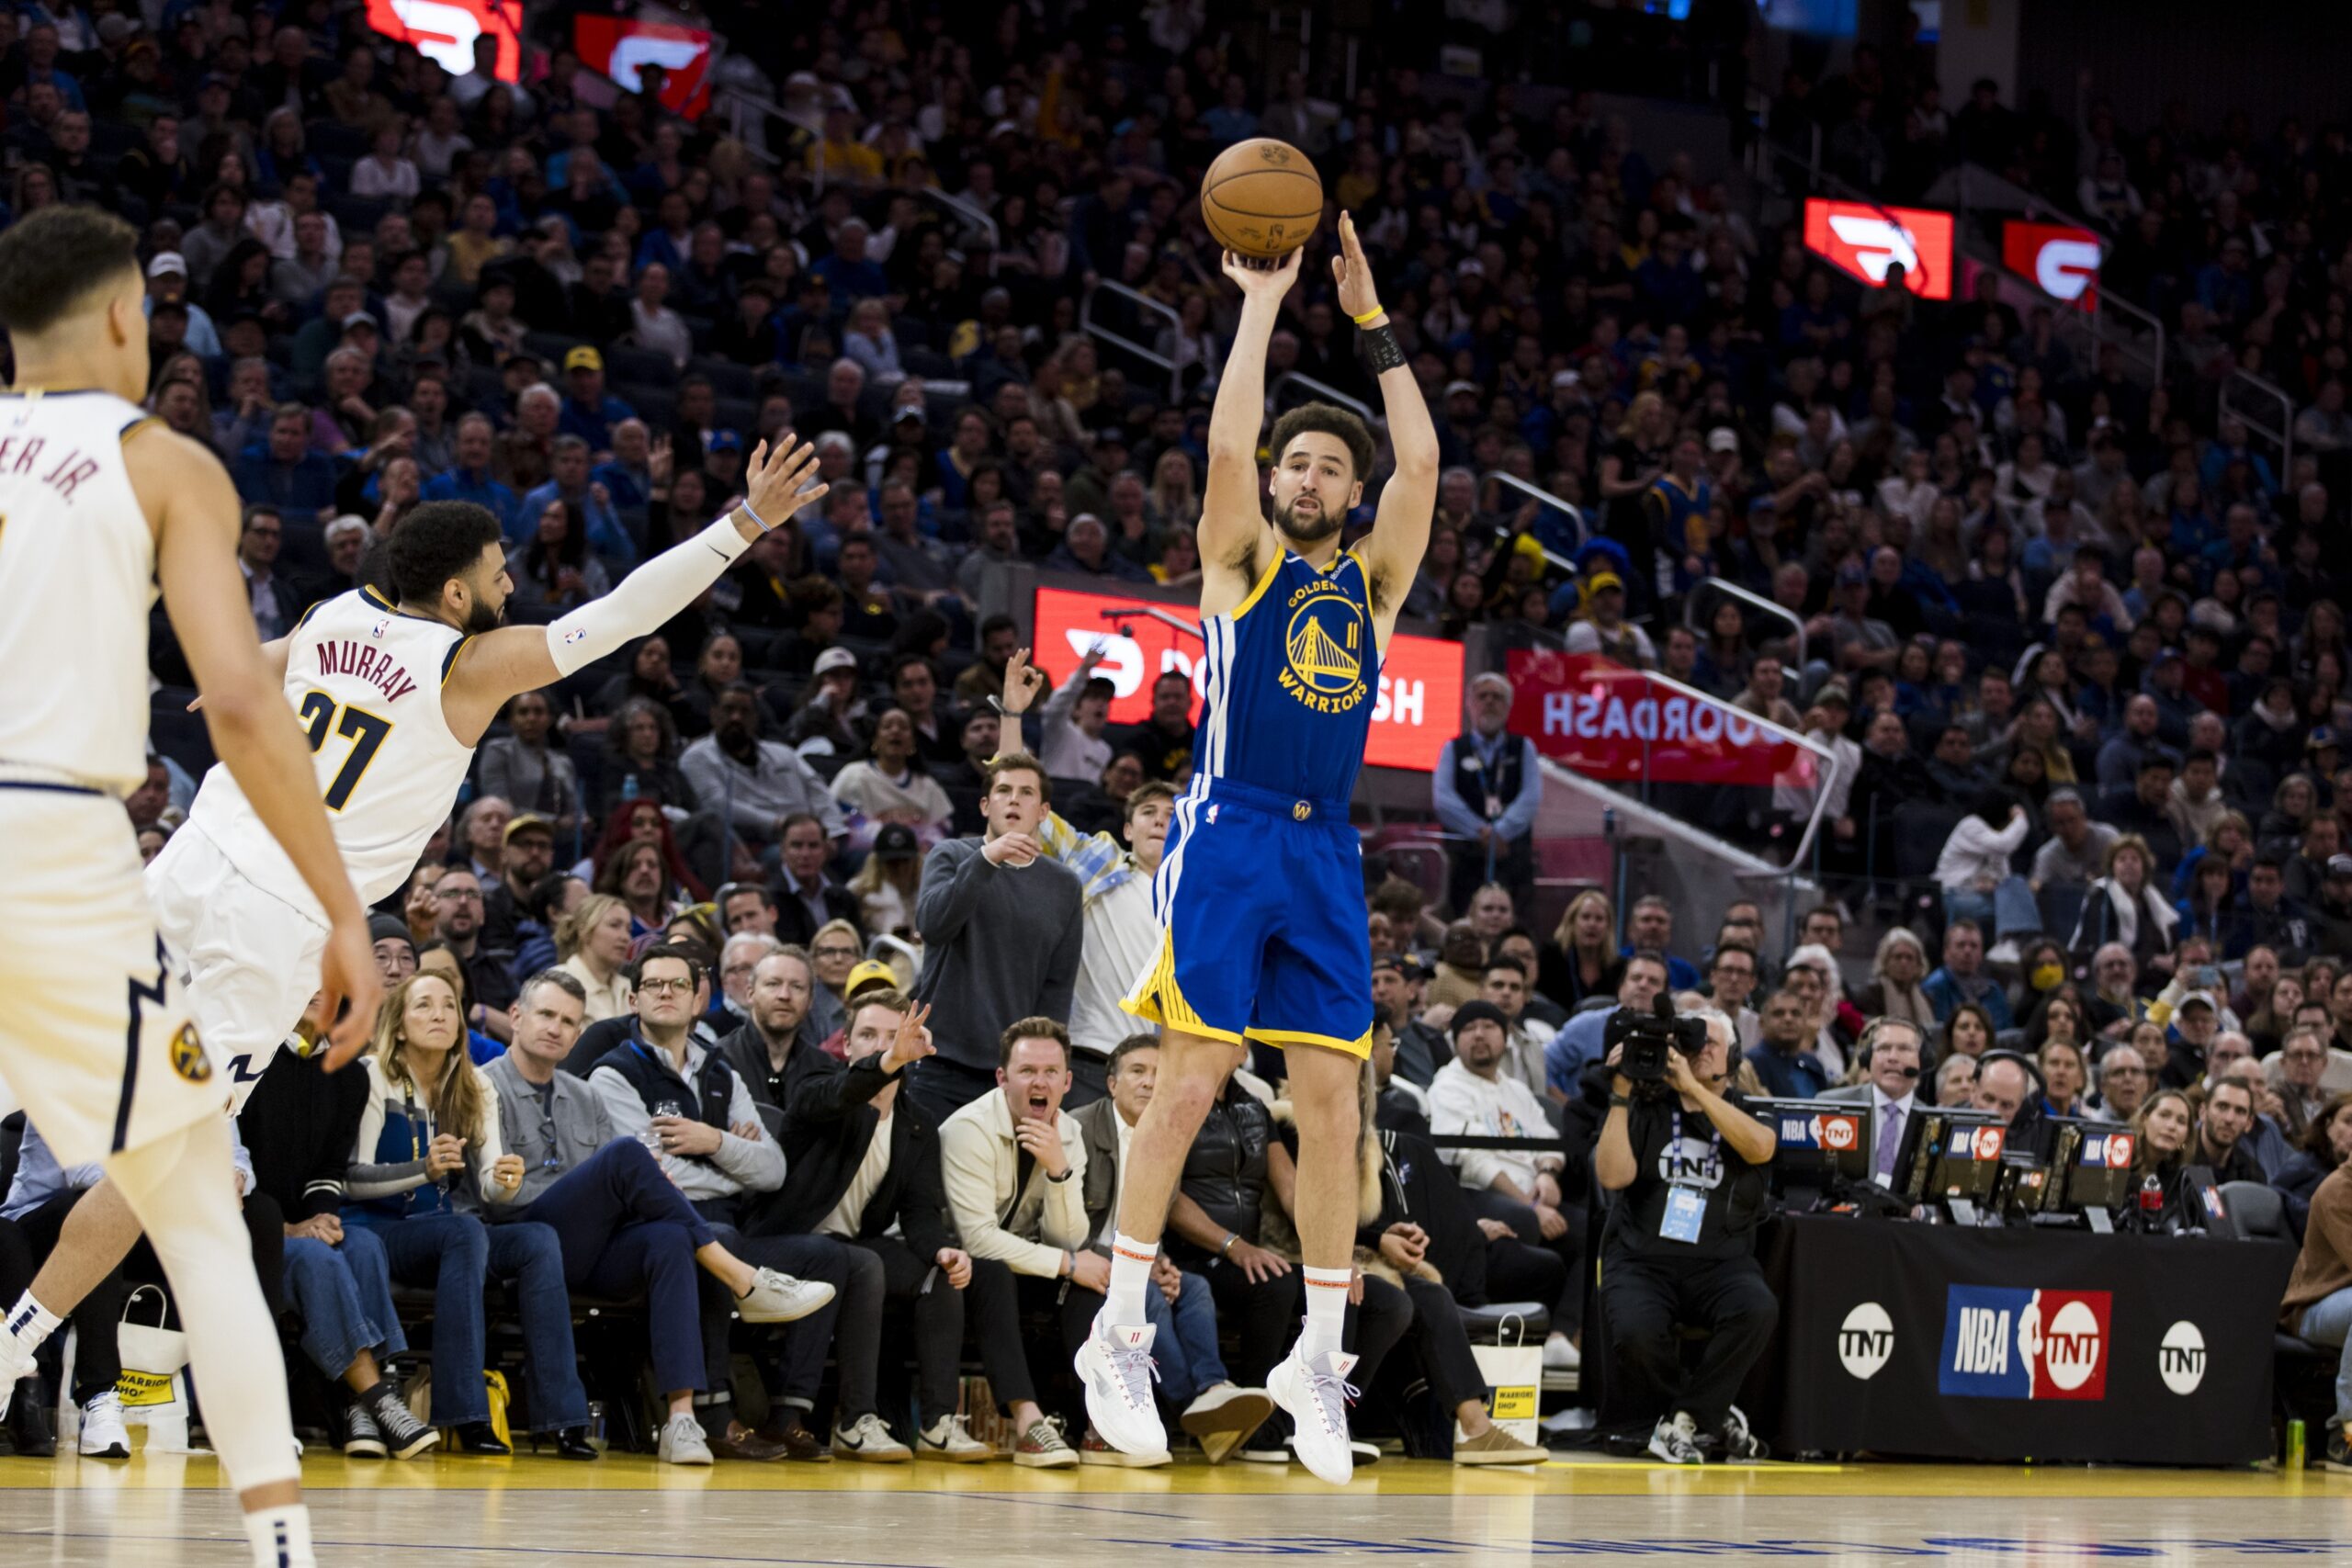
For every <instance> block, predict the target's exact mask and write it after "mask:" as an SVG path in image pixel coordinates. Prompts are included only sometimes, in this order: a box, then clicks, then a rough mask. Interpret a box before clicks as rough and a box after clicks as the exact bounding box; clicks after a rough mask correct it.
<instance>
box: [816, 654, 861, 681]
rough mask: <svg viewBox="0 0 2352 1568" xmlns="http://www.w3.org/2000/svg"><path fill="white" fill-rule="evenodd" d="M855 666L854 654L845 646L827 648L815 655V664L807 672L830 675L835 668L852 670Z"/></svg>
mask: <svg viewBox="0 0 2352 1568" xmlns="http://www.w3.org/2000/svg"><path fill="white" fill-rule="evenodd" d="M856 668H857V655H856V654H854V653H852V652H851V651H850V650H849V649H846V648H829V649H825V651H824V652H822V653H820V654H819V655H817V662H816V665H815V667H814V668H813V669H811V670H810V671H809V673H810V674H812V675H830V674H831V673H832V672H833V671H836V670H852V671H854V670H855V669H856Z"/></svg>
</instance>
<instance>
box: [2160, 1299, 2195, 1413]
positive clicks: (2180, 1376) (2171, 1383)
mask: <svg viewBox="0 0 2352 1568" xmlns="http://www.w3.org/2000/svg"><path fill="white" fill-rule="evenodd" d="M2156 1375H2157V1376H2158V1377H2160V1378H2162V1379H2164V1380H2165V1387H2166V1388H2168V1389H2170V1390H2172V1391H2173V1393H2177V1394H2181V1395H2184V1396H2185V1395H2188V1394H2192V1393H2196V1392H2197V1385H2198V1384H2199V1383H2201V1382H2204V1381H2205V1335H2204V1332H2203V1331H2202V1330H2201V1329H2199V1327H2198V1326H2197V1325H2195V1324H2193V1323H2191V1322H2189V1321H2188V1319H2187V1318H2183V1319H2181V1320H2180V1321H2179V1322H2178V1323H2176V1324H2174V1325H2172V1326H2171V1327H2170V1328H2167V1329H2165V1337H2164V1341H2163V1343H2161V1344H2159V1345H2158V1346H2157V1347H2156Z"/></svg>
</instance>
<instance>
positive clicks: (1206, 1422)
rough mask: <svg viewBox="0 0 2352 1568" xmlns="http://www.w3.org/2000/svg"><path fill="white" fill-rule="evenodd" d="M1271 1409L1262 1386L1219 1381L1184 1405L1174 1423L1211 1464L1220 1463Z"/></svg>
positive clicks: (1270, 1396)
mask: <svg viewBox="0 0 2352 1568" xmlns="http://www.w3.org/2000/svg"><path fill="white" fill-rule="evenodd" d="M1273 1413H1274V1401H1273V1396H1272V1395H1271V1394H1269V1393H1267V1392H1266V1391H1265V1390H1264V1389H1262V1388H1237V1387H1235V1386H1234V1385H1233V1384H1232V1383H1229V1382H1221V1383H1219V1384H1217V1385H1216V1387H1215V1388H1212V1389H1208V1390H1205V1391H1204V1392H1203V1393H1202V1394H1201V1395H1200V1397H1198V1398H1197V1399H1195V1400H1193V1403H1192V1404H1188V1405H1186V1406H1184V1413H1183V1414H1182V1416H1178V1417H1177V1418H1176V1424H1177V1425H1178V1426H1179V1427H1182V1428H1184V1430H1185V1431H1187V1432H1189V1433H1191V1434H1192V1436H1193V1440H1194V1441H1196V1442H1198V1443H1199V1444H1200V1445H1201V1452H1202V1453H1203V1454H1204V1455H1205V1456H1206V1457H1207V1459H1208V1461H1209V1462H1210V1463H1211V1464H1221V1463H1223V1462H1224V1461H1225V1460H1226V1457H1227V1455H1229V1454H1231V1453H1232V1452H1233V1450H1235V1449H1238V1448H1239V1447H1240V1446H1241V1444H1242V1441H1243V1440H1244V1439H1245V1438H1248V1437H1249V1436H1250V1433H1252V1432H1254V1431H1256V1430H1257V1429H1258V1428H1259V1427H1261V1426H1263V1425H1265V1421H1266V1417H1267V1416H1272V1414H1273Z"/></svg>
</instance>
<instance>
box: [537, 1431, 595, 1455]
mask: <svg viewBox="0 0 2352 1568" xmlns="http://www.w3.org/2000/svg"><path fill="white" fill-rule="evenodd" d="M548 1440H549V1441H550V1442H551V1443H552V1445H553V1447H554V1449H555V1457H556V1458H558V1459H570V1460H595V1459H602V1458H604V1457H605V1456H604V1455H602V1454H600V1453H598V1452H597V1451H596V1445H595V1444H594V1443H592V1442H590V1441H589V1440H588V1428H587V1427H565V1428H563V1430H561V1431H560V1432H558V1433H557V1434H556V1435H555V1437H554V1438H552V1439H548Z"/></svg>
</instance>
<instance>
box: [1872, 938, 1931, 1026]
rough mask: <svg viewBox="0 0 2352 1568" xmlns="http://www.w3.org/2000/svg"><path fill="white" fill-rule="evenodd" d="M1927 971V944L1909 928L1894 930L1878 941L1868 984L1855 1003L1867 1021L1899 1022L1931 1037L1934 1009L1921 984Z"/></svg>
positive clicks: (1925, 977)
mask: <svg viewBox="0 0 2352 1568" xmlns="http://www.w3.org/2000/svg"><path fill="white" fill-rule="evenodd" d="M1930 967H1931V966H1930V965H1929V964H1928V949H1927V944H1926V943H1924V942H1921V941H1920V940H1919V939H1918V937H1917V935H1916V934H1914V933H1913V931H1911V929H1910V928H1909V927H1908V926H1896V927H1895V928H1894V929H1893V930H1892V931H1888V932H1887V933H1886V934H1885V935H1884V936H1883V937H1881V938H1879V941H1878V954H1877V956H1876V957H1874V958H1873V959H1872V960H1871V984H1870V985H1869V986H1867V987H1864V988H1863V990H1862V993H1861V995H1860V996H1859V997H1857V998H1855V1000H1856V1002H1857V1003H1858V1004H1859V1005H1860V1008H1861V1010H1862V1011H1863V1012H1864V1013H1865V1014H1866V1015H1868V1016H1869V1017H1871V1018H1899V1019H1902V1020H1904V1021H1906V1022H1909V1023H1915V1024H1917V1025H1918V1026H1919V1028H1920V1029H1921V1030H1922V1031H1924V1032H1926V1033H1928V1035H1933V1034H1934V1033H1935V1032H1936V1008H1935V1004H1934V1003H1933V1002H1930V1001H1929V1000H1928V993H1927V991H1926V989H1925V988H1924V986H1923V984H1922V983H1923V982H1924V981H1925V980H1926V979H1927V977H1928V969H1929V968H1930Z"/></svg>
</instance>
